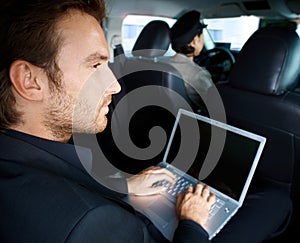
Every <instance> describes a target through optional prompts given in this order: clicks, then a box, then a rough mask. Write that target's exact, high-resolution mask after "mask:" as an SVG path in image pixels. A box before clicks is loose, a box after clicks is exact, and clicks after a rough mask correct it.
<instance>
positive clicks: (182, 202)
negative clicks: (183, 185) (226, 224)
mask: <svg viewBox="0 0 300 243" xmlns="http://www.w3.org/2000/svg"><path fill="white" fill-rule="evenodd" d="M215 200H216V197H215V195H214V194H212V193H211V192H210V191H209V188H208V186H203V185H202V184H201V183H198V184H197V185H196V186H195V188H193V187H192V186H190V187H188V188H187V189H186V192H185V194H184V195H183V194H181V193H179V194H178V195H177V201H176V213H177V216H178V218H179V219H190V220H193V221H195V222H196V223H198V224H200V225H201V226H202V227H204V225H205V223H206V221H207V218H208V213H209V210H210V208H211V206H212V205H213V203H214V202H215ZM204 228H205V227H204Z"/></svg>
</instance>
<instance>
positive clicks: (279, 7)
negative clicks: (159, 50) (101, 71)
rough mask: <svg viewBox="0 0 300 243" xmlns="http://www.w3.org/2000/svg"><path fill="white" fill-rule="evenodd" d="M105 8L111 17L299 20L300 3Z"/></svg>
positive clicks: (153, 0)
mask: <svg viewBox="0 0 300 243" xmlns="http://www.w3.org/2000/svg"><path fill="white" fill-rule="evenodd" d="M106 5H107V16H109V17H125V16H126V15H128V14H144V15H156V16H165V17H171V18H176V17H178V16H179V15H181V14H182V13H183V12H185V11H188V10H191V9H196V10H199V11H200V12H201V13H202V17H203V18H220V17H235V16H241V15H256V16H261V17H272V18H289V19H297V18H299V17H300V1H299V0H106Z"/></svg>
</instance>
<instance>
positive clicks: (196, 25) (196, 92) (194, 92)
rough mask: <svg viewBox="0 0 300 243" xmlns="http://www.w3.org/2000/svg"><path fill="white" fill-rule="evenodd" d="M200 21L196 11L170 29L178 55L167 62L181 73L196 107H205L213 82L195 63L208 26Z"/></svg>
mask: <svg viewBox="0 0 300 243" xmlns="http://www.w3.org/2000/svg"><path fill="white" fill-rule="evenodd" d="M199 20H200V12H198V11H195V10H193V11H190V12H187V13H185V14H184V15H182V16H181V17H180V18H179V19H178V20H177V22H176V23H175V24H174V25H173V27H172V28H171V29H170V38H171V44H172V49H173V50H174V51H175V52H176V54H175V55H174V56H173V57H171V58H168V59H166V61H167V62H168V63H169V64H171V65H172V66H173V67H175V68H176V69H177V70H178V71H179V72H180V74H181V76H182V78H183V80H184V83H185V87H186V90H187V93H188V96H189V98H190V99H191V101H192V102H193V103H194V105H195V106H196V107H203V105H204V101H205V100H206V94H207V90H208V89H209V88H210V87H211V86H212V84H213V81H212V78H211V75H210V73H209V72H208V71H207V70H206V69H205V68H203V67H200V66H199V65H198V64H196V63H195V62H194V58H195V57H196V56H199V54H200V52H201V51H202V49H203V45H204V40H203V33H202V30H203V28H205V27H206V26H207V25H204V24H202V23H200V21H199ZM204 107H205V105H204Z"/></svg>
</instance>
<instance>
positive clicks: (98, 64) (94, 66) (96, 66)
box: [93, 62, 101, 68]
mask: <svg viewBox="0 0 300 243" xmlns="http://www.w3.org/2000/svg"><path fill="white" fill-rule="evenodd" d="M99 66H101V63H100V62H98V63H96V64H94V65H93V68H98V67H99Z"/></svg>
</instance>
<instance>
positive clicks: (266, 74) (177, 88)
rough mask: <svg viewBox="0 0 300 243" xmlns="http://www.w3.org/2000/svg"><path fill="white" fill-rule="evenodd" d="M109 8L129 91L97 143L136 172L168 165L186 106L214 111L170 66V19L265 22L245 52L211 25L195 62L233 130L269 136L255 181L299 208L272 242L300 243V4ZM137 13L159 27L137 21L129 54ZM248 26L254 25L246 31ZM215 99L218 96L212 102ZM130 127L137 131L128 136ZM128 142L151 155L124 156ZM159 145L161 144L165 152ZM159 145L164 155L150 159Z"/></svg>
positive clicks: (257, 1)
mask: <svg viewBox="0 0 300 243" xmlns="http://www.w3.org/2000/svg"><path fill="white" fill-rule="evenodd" d="M106 4H107V17H106V18H105V20H104V21H103V23H102V26H103V29H104V31H105V34H106V38H107V41H108V44H109V50H110V54H111V57H110V62H109V66H110V68H111V69H112V71H113V73H114V74H115V76H116V77H117V79H118V81H119V83H120V85H121V87H122V90H121V92H120V93H118V94H117V95H114V97H113V102H112V103H111V105H110V106H111V107H110V113H109V114H108V116H109V117H110V119H108V120H109V121H110V122H109V123H108V127H107V129H106V130H105V131H104V132H102V133H101V134H97V139H98V143H99V146H100V147H101V149H102V151H103V152H104V154H105V155H106V156H107V158H108V159H109V160H110V162H111V163H112V164H114V165H115V166H116V167H117V168H119V169H121V170H124V171H126V172H128V173H137V172H139V171H140V170H142V169H144V168H146V167H148V166H150V165H154V164H156V163H157V162H159V161H161V160H162V158H163V153H164V150H165V147H166V146H165V145H166V143H165V141H166V139H167V138H168V137H169V136H170V133H171V129H172V126H173V123H174V121H175V116H176V113H177V111H178V109H179V108H184V109H188V110H191V111H193V112H195V113H198V114H201V115H204V116H210V114H211V110H208V109H207V106H206V105H205V102H203V106H197V107H196V106H195V105H194V104H193V102H192V101H191V100H190V99H189V96H188V95H187V92H186V88H185V85H184V81H183V78H182V76H181V75H180V73H179V72H178V71H177V70H176V69H175V68H174V67H172V66H171V65H169V64H166V63H165V62H164V60H165V59H166V58H168V57H169V54H168V53H169V50H170V37H169V29H170V27H171V26H170V25H169V24H168V23H167V22H166V21H164V20H162V19H163V18H170V19H173V20H174V21H175V20H176V19H177V18H178V17H179V16H181V15H182V14H183V13H185V12H187V11H189V10H198V11H199V12H201V21H208V22H209V21H211V23H213V22H212V20H214V21H215V22H216V20H218V21H221V22H222V21H224V22H225V20H226V19H230V20H232V19H233V18H240V17H243V16H248V17H249V16H255V17H256V18H257V19H258V25H257V28H256V29H255V30H253V31H252V32H251V33H250V34H249V36H248V37H247V38H245V41H244V42H243V44H241V47H240V48H234V45H233V41H235V40H234V39H238V40H239V36H236V35H235V34H233V35H232V39H224V40H215V39H214V38H213V35H214V34H215V36H218V35H220V33H221V32H222V31H221V30H220V29H218V28H215V29H213V28H212V27H211V29H210V24H208V27H207V29H205V31H204V32H203V33H204V49H203V51H202V52H201V54H200V55H199V56H198V57H196V58H195V59H194V61H195V63H196V64H198V65H199V66H201V67H204V68H206V69H207V70H208V71H209V72H210V73H211V75H212V80H213V82H214V84H215V87H216V89H217V90H218V94H219V95H220V97H221V99H222V102H223V104H222V105H223V106H224V110H225V114H226V121H227V123H228V124H230V125H234V126H236V127H239V128H242V129H245V130H248V131H250V132H254V133H257V134H260V135H262V136H264V137H266V138H267V143H266V147H265V150H264V153H263V155H262V157H261V159H260V162H259V166H258V168H257V171H256V173H255V178H256V179H257V180H260V181H263V182H264V183H266V184H267V183H268V182H270V181H272V182H275V183H277V184H278V187H286V188H288V190H290V195H291V198H292V202H293V211H292V213H291V215H290V217H289V218H287V219H286V221H285V223H284V224H283V225H282V227H280V228H279V229H278V234H277V235H274V237H273V238H272V239H268V240H266V241H265V242H275V243H276V242H293V239H294V238H295V237H296V236H297V235H296V233H297V225H299V223H300V220H299V216H298V215H299V213H300V209H299V205H300V198H299V190H300V186H299V180H300V164H299V163H300V129H299V125H298V123H299V121H300V85H299V83H300V55H299V53H300V40H299V24H300V1H298V0H233V1H228V0H216V1H211V0H201V1H200V0H197V1H195V0H185V1H180V0H172V1H170V0H155V1H147V0H139V1H137V0H126V1H123V0H107V1H106ZM129 15H133V16H150V17H151V20H150V21H148V22H147V23H145V24H143V25H141V24H140V22H139V21H135V22H134V25H132V26H131V28H132V29H131V31H132V32H133V30H136V29H133V28H139V29H140V31H139V32H137V31H135V37H134V40H133V41H132V42H133V44H132V48H131V50H129V51H127V49H125V41H126V40H125V37H124V30H123V21H124V19H125V18H126V16H129ZM209 23H210V22H209ZM228 23H229V27H228V28H229V29H232V26H230V25H231V22H230V21H229V22H228ZM247 28H248V26H247V25H244V26H243V27H242V28H241V29H239V30H238V31H239V32H240V33H241V32H242V30H245V29H247ZM240 33H239V34H240ZM173 54H174V53H173ZM173 54H171V55H173ZM214 95H215V92H212V93H209V95H208V97H209V99H211V100H213V99H214ZM211 102H212V103H213V101H211ZM162 104H163V105H162ZM215 108H216V110H217V109H218V107H215ZM210 109H211V107H210ZM153 128H155V129H153ZM124 130H126V131H128V134H125V135H124V132H123V131H124ZM116 134H117V135H116ZM157 134H158V135H157ZM162 134H163V135H162ZM156 135H157V136H156ZM116 136H117V137H116ZM119 136H120V137H121V136H126V138H127V137H128V138H129V139H130V141H128V140H122V142H123V143H132V144H133V145H134V146H136V147H138V148H140V149H141V154H140V155H137V156H136V157H135V156H132V155H131V154H130V155H129V154H127V153H126V151H121V150H120V149H119V148H118V144H117V143H116V141H115V140H116V139H121V138H120V137H119ZM156 143H158V144H160V145H159V146H158V147H157V148H156V147H155V144H156ZM154 147H155V148H154ZM149 148H152V150H153V151H155V152H156V153H155V154H153V153H149V154H147V153H146V152H145V151H147V149H149ZM150 150H151V149H150ZM143 155H145V157H143ZM141 157H143V158H144V159H141ZM271 206H272V205H270V207H271ZM274 210H276V209H274Z"/></svg>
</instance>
